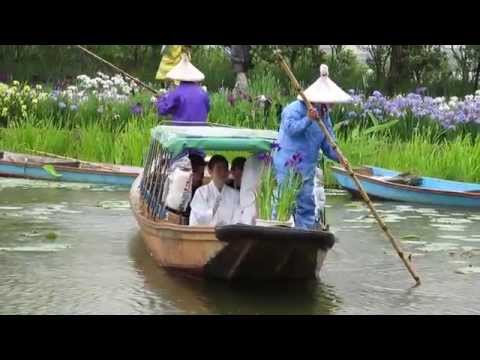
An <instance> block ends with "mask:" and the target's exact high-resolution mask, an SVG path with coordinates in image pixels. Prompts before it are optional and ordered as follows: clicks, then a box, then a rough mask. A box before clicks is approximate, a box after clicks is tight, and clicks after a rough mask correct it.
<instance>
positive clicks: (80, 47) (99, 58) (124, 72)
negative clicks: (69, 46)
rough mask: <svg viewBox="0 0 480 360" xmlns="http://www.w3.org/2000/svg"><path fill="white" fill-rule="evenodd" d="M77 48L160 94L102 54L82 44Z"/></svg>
mask: <svg viewBox="0 0 480 360" xmlns="http://www.w3.org/2000/svg"><path fill="white" fill-rule="evenodd" d="M76 47H77V48H79V49H80V50H82V51H84V52H86V53H87V54H89V55H90V56H93V57H94V58H95V59H97V60H100V61H101V62H103V63H105V64H107V65H108V66H110V67H112V68H114V69H115V70H117V71H119V72H120V73H122V74H123V75H125V76H126V77H128V78H129V79H131V80H133V81H135V82H136V83H137V84H139V85H141V86H143V87H144V88H145V89H147V90H150V91H151V92H152V93H154V94H155V95H160V93H159V92H158V91H157V90H155V89H154V88H152V87H150V86H148V85H147V84H145V83H144V82H143V81H140V80H139V79H137V78H136V77H133V76H132V75H130V74H129V73H127V72H126V71H124V70H122V69H120V68H119V67H118V66H115V65H113V64H112V63H111V62H108V61H107V60H105V59H103V58H101V57H100V56H98V55H97V54H94V53H93V52H91V51H90V50H88V49H86V48H84V47H83V46H81V45H76Z"/></svg>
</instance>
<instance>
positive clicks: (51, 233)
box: [45, 231, 58, 240]
mask: <svg viewBox="0 0 480 360" xmlns="http://www.w3.org/2000/svg"><path fill="white" fill-rule="evenodd" d="M45 237H46V238H47V239H48V240H55V239H56V238H58V235H57V234H56V233H54V232H53V231H51V232H49V233H48V234H47V235H45Z"/></svg>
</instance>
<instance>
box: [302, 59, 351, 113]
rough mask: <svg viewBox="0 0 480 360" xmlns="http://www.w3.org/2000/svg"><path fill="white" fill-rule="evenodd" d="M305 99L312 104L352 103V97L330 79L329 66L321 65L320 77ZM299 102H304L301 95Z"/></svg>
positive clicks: (306, 93)
mask: <svg viewBox="0 0 480 360" xmlns="http://www.w3.org/2000/svg"><path fill="white" fill-rule="evenodd" d="M304 94H305V97H306V98H307V99H308V100H309V101H310V102H312V103H321V104H337V103H347V102H350V101H352V100H353V99H352V97H351V96H350V95H348V94H347V93H346V92H345V91H343V90H342V89H341V88H340V87H339V86H338V85H337V84H335V83H334V82H333V81H332V80H330V78H329V77H328V66H327V65H324V64H322V65H320V77H319V78H318V79H317V81H315V82H314V83H313V84H312V85H310V87H308V88H307V90H305V91H304ZM298 100H302V97H301V96H300V95H299V96H298Z"/></svg>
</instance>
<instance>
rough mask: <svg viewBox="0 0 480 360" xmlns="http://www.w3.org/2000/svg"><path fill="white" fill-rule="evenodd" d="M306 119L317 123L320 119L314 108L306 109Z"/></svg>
mask: <svg viewBox="0 0 480 360" xmlns="http://www.w3.org/2000/svg"><path fill="white" fill-rule="evenodd" d="M308 117H309V119H310V120H312V121H317V120H318V119H319V118H320V116H319V115H318V111H317V109H315V108H314V107H311V108H310V109H308Z"/></svg>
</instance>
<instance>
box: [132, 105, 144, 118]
mask: <svg viewBox="0 0 480 360" xmlns="http://www.w3.org/2000/svg"><path fill="white" fill-rule="evenodd" d="M131 110H132V114H133V115H142V113H143V107H142V104H140V103H137V104H136V105H134V106H133V107H132V109H131Z"/></svg>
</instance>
